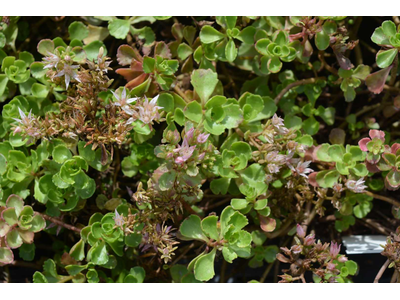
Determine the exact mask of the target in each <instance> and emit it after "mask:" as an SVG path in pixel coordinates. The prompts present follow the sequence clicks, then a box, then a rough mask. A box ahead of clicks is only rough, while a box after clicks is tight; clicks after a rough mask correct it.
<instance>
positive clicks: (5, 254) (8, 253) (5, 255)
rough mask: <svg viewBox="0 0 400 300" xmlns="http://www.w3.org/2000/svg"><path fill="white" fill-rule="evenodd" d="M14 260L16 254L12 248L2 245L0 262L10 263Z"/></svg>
mask: <svg viewBox="0 0 400 300" xmlns="http://www.w3.org/2000/svg"><path fill="white" fill-rule="evenodd" d="M13 261H14V254H13V252H12V250H10V249H9V248H6V247H0V263H1V264H5V265H6V264H10V263H12V262H13Z"/></svg>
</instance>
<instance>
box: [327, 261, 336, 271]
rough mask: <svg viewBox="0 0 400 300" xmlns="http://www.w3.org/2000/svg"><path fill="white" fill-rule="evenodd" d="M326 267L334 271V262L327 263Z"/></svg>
mask: <svg viewBox="0 0 400 300" xmlns="http://www.w3.org/2000/svg"><path fill="white" fill-rule="evenodd" d="M326 268H327V269H328V270H329V271H334V270H335V269H336V265H335V264H334V263H328V265H327V266H326Z"/></svg>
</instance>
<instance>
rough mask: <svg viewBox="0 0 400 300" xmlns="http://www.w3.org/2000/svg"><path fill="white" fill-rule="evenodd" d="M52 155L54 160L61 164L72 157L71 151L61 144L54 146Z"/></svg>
mask: <svg viewBox="0 0 400 300" xmlns="http://www.w3.org/2000/svg"><path fill="white" fill-rule="evenodd" d="M52 156H53V158H54V160H55V161H56V162H57V163H59V164H62V163H64V162H65V161H66V160H68V159H71V158H72V154H71V151H70V150H69V149H68V148H67V147H66V146H64V145H62V144H60V145H57V146H56V147H54V149H53V153H52Z"/></svg>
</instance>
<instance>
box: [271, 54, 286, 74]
mask: <svg viewBox="0 0 400 300" xmlns="http://www.w3.org/2000/svg"><path fill="white" fill-rule="evenodd" d="M282 65H283V64H282V62H281V60H280V59H279V57H277V56H274V57H272V58H270V59H269V60H268V63H267V66H268V70H269V71H270V72H271V73H278V72H279V71H280V70H281V69H282Z"/></svg>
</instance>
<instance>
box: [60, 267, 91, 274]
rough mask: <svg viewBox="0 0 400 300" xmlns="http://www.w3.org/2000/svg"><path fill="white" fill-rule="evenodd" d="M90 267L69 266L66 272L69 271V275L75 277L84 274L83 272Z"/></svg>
mask: <svg viewBox="0 0 400 300" xmlns="http://www.w3.org/2000/svg"><path fill="white" fill-rule="evenodd" d="M87 267H88V265H68V266H66V267H65V270H67V272H68V274H69V275H71V276H75V275H77V274H79V273H80V272H82V271H83V270H86V269H87Z"/></svg>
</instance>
